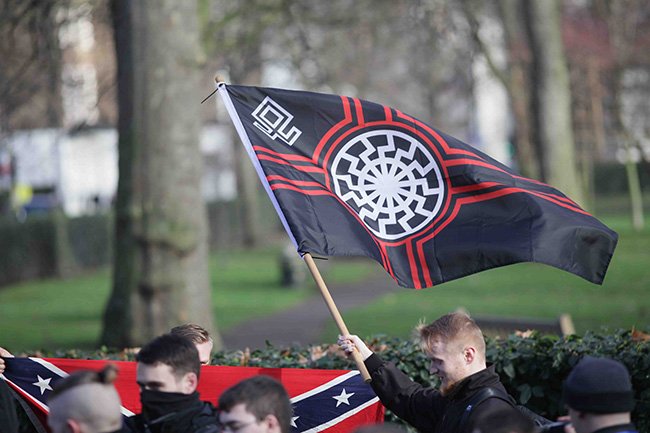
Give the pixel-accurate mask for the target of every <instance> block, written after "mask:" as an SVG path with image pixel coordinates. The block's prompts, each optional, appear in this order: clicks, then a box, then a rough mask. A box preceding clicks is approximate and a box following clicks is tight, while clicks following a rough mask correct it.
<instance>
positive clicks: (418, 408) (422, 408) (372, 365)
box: [365, 354, 517, 433]
mask: <svg viewBox="0 0 650 433" xmlns="http://www.w3.org/2000/svg"><path fill="white" fill-rule="evenodd" d="M365 364H366V367H367V368H368V371H369V372H370V375H371V377H372V382H371V383H370V385H371V386H372V388H373V389H374V391H375V393H376V394H377V396H379V399H380V400H381V402H382V403H383V404H384V406H386V407H387V408H388V409H390V410H391V411H392V412H393V413H394V414H395V415H397V416H398V417H400V418H401V419H403V420H404V421H406V422H408V423H409V424H411V425H412V426H413V427H415V428H416V429H417V430H418V431H420V432H422V433H465V432H467V433H471V432H472V430H473V429H474V422H475V420H476V419H478V417H479V416H480V415H481V414H482V413H486V412H488V411H492V410H498V409H501V408H506V409H507V408H509V409H510V410H513V411H517V409H516V408H515V407H514V406H513V405H514V400H513V401H512V404H509V403H507V402H505V401H503V400H501V399H497V398H491V399H488V400H485V401H484V402H483V403H481V404H480V405H478V406H476V408H474V409H472V410H471V412H470V415H469V418H468V419H467V422H466V423H465V426H464V428H463V429H462V430H463V431H459V424H460V420H461V418H462V415H463V413H464V412H465V410H466V409H467V406H468V404H469V402H470V400H471V399H472V397H474V396H475V395H476V394H477V393H478V392H479V391H480V390H482V389H484V388H486V387H490V388H494V389H497V390H500V391H502V392H503V394H505V395H507V392H506V390H505V388H504V387H503V385H502V384H501V381H500V380H499V375H497V374H496V372H495V371H494V366H489V367H488V368H486V369H485V370H481V371H479V372H478V373H475V374H473V375H471V376H468V377H466V378H465V379H463V380H462V381H461V382H460V383H458V384H457V385H456V386H455V387H454V389H453V390H452V391H451V392H450V393H449V394H448V395H445V396H442V395H441V394H440V392H439V391H438V390H437V389H434V388H425V387H423V386H422V385H420V384H418V383H416V382H413V381H412V380H411V379H410V378H409V377H408V376H407V375H405V374H404V373H402V372H401V371H400V370H399V369H397V368H396V367H395V365H393V364H392V363H389V362H385V361H383V360H382V359H381V358H379V357H378V356H377V355H374V354H373V355H371V356H370V357H369V358H368V359H366V361H365Z"/></svg>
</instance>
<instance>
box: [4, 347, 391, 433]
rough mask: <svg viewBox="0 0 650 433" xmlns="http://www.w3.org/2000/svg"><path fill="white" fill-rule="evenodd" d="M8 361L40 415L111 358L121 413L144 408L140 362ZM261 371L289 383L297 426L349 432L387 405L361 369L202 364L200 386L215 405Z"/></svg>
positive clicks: (13, 382) (372, 420) (15, 382)
mask: <svg viewBox="0 0 650 433" xmlns="http://www.w3.org/2000/svg"><path fill="white" fill-rule="evenodd" d="M5 362H6V364H7V368H6V370H5V372H4V375H0V377H2V378H3V379H5V380H6V381H7V383H8V384H9V386H11V387H12V388H13V389H14V390H15V391H16V392H17V393H18V394H19V395H20V396H21V397H22V398H23V399H25V400H26V401H28V402H29V403H30V405H32V407H34V408H35V409H36V410H37V412H39V413H40V414H41V415H44V414H46V413H47V412H48V410H49V409H48V407H47V397H48V395H49V393H50V392H51V391H52V389H53V386H54V385H55V384H56V382H57V381H58V380H60V379H61V378H62V377H65V376H66V375H68V374H69V373H72V372H74V371H76V370H80V369H90V370H101V369H102V368H103V367H104V365H106V364H107V363H112V364H115V365H116V366H117V367H118V368H119V375H118V378H117V380H116V381H115V387H116V388H117V391H118V392H119V394H120V398H121V400H122V406H123V410H122V413H123V414H124V415H125V416H130V415H133V414H134V413H139V412H140V409H141V406H140V390H139V388H138V385H137V384H136V380H135V378H136V363H135V362H127V361H104V360H79V359H58V358H45V359H42V358H6V359H5ZM259 374H264V375H268V376H271V377H274V378H276V379H278V380H279V381H280V382H282V384H283V385H284V387H285V388H286V389H287V392H288V393H289V396H290V397H291V402H292V406H293V409H294V416H293V420H292V423H293V431H294V432H297V433H304V432H309V433H314V432H319V431H327V432H328V433H348V432H350V431H352V430H354V429H355V428H357V427H359V426H361V425H364V424H376V423H380V422H383V419H384V408H383V406H382V405H381V403H380V402H379V399H378V398H377V396H376V395H375V393H374V392H373V391H372V389H371V388H370V386H369V385H368V384H366V383H365V382H364V381H363V379H362V378H361V376H360V375H359V372H358V371H349V370H314V369H297V368H258V367H221V366H203V367H201V377H200V380H199V387H198V391H199V393H200V395H201V399H202V400H204V401H210V402H211V403H213V404H215V405H216V403H217V400H218V398H219V395H221V393H222V392H223V391H224V390H225V389H227V388H228V387H230V386H232V385H234V384H235V383H237V382H239V381H241V380H243V379H246V378H248V377H252V376H255V375H259Z"/></svg>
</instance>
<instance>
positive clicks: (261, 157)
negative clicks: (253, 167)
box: [257, 155, 325, 173]
mask: <svg viewBox="0 0 650 433" xmlns="http://www.w3.org/2000/svg"><path fill="white" fill-rule="evenodd" d="M257 159H259V160H263V161H270V162H275V163H276V164H282V165H288V166H291V167H293V168H295V169H296V170H300V171H304V172H308V173H324V172H325V170H323V169H322V168H320V167H314V166H302V165H295V164H291V163H290V162H287V161H285V160H282V159H278V158H273V157H271V156H267V155H257Z"/></svg>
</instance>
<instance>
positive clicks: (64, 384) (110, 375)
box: [50, 364, 117, 398]
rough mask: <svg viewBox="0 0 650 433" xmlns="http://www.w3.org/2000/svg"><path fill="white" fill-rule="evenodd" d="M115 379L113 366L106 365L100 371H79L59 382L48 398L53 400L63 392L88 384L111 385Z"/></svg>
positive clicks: (115, 372)
mask: <svg viewBox="0 0 650 433" xmlns="http://www.w3.org/2000/svg"><path fill="white" fill-rule="evenodd" d="M116 378H117V367H116V366H115V365H113V364H107V365H106V366H105V367H104V368H103V369H102V370H100V371H92V370H79V371H75V372H74V373H72V374H70V376H68V377H66V378H65V379H62V380H61V381H59V382H58V383H57V384H56V385H55V386H54V390H53V391H52V394H50V398H54V397H56V396H58V395H61V394H63V393H64V392H65V391H67V390H69V389H72V388H74V387H77V386H80V385H86V384H88V383H99V384H103V385H110V384H112V383H113V382H114V381H115V379H116Z"/></svg>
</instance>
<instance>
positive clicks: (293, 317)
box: [221, 270, 399, 350]
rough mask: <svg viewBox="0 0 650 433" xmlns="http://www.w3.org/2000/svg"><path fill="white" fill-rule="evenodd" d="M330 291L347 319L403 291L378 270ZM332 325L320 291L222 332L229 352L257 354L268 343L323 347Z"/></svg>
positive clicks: (282, 345) (278, 345)
mask: <svg viewBox="0 0 650 433" xmlns="http://www.w3.org/2000/svg"><path fill="white" fill-rule="evenodd" d="M329 289H330V293H331V294H332V297H333V298H334V302H336V305H337V307H338V309H339V311H340V312H341V315H342V316H343V319H345V311H347V310H350V309H353V308H358V307H361V306H363V305H366V304H368V303H369V302H371V301H373V300H375V299H377V298H378V297H380V296H382V295H385V294H387V293H390V292H392V291H396V290H399V286H398V285H397V283H396V282H395V281H394V280H393V279H391V278H390V276H389V275H388V274H387V273H385V272H381V270H377V272H373V274H372V275H371V276H370V277H369V278H368V279H366V280H364V281H360V282H358V283H354V284H348V285H341V286H331V287H329ZM329 323H334V320H333V319H332V317H331V315H330V312H329V310H328V309H327V306H326V305H325V302H324V301H323V298H322V296H321V295H320V293H319V292H318V291H316V292H315V293H314V296H312V297H310V298H309V299H307V300H306V301H304V302H302V303H301V304H299V305H296V306H295V307H293V308H291V309H288V310H284V311H281V312H279V313H276V314H273V315H271V316H267V317H262V318H259V319H255V320H251V321H248V322H245V323H243V324H241V325H239V326H237V327H235V328H232V329H229V330H228V331H226V332H222V334H221V336H222V339H223V344H224V347H225V349H227V350H237V349H244V348H246V347H248V348H250V349H253V350H254V349H263V348H264V347H266V341H267V340H268V341H269V342H270V343H271V344H272V345H273V346H275V347H287V346H290V345H291V344H294V343H295V344H300V345H307V344H312V343H323V341H321V339H322V333H323V331H324V329H325V326H326V325H327V324H329ZM331 343H335V342H334V341H332V342H331Z"/></svg>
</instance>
